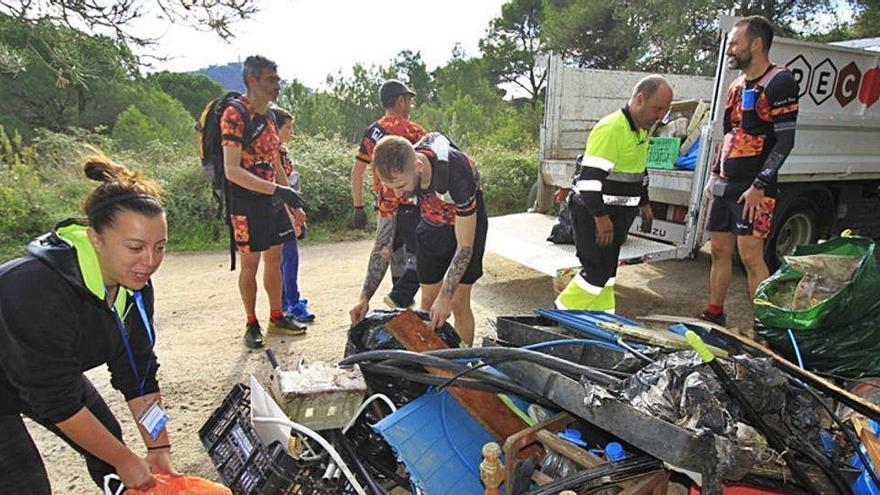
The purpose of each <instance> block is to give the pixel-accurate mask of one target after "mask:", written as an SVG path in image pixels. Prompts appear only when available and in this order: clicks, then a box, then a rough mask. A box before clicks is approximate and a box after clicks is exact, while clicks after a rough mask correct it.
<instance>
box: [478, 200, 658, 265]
mask: <svg viewBox="0 0 880 495" xmlns="http://www.w3.org/2000/svg"><path fill="white" fill-rule="evenodd" d="M554 223H556V217H554V216H552V215H544V214H542V213H514V214H511V215H503V216H498V217H491V218H489V232H488V235H487V237H486V249H487V250H489V251H491V252H493V253H495V254H498V255H501V256H503V257H505V258H508V259H510V260H513V261H515V262H517V263H520V264H523V265H525V266H527V267H529V268H532V269H534V270H537V271H539V272H541V273H545V274H547V275H551V276H553V275H556V271H557V270H559V269H561V268H571V267H574V266H579V265H580V262H579V261H578V259H577V256H576V255H575V247H574V244H553V243H552V242H550V241H547V240H546V239H547V237H549V236H550V229H551V228H553V224H554ZM675 253H676V247H675V246H673V245H671V244H665V243H662V242H658V241H653V240H651V239H645V238H642V237H638V236H636V235H633V234H630V235H629V238H628V239H627V241H626V243H625V244H624V245H623V247H622V248H621V250H620V262H621V264H635V263H641V262H644V261H658V260H661V259H669V258H674V257H675Z"/></svg>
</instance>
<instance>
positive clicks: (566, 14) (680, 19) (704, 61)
mask: <svg viewBox="0 0 880 495" xmlns="http://www.w3.org/2000/svg"><path fill="white" fill-rule="evenodd" d="M872 1H873V0H872ZM834 5H835V3H834V2H833V0H720V1H718V0H682V1H680V2H675V3H670V2H663V1H661V0H646V1H644V2H626V3H624V2H603V1H600V0H545V2H544V7H545V18H546V21H545V23H544V26H543V30H542V36H544V41H545V42H546V46H547V47H549V48H551V49H554V50H557V51H559V52H560V53H562V54H563V55H565V56H566V57H567V58H569V59H570V60H572V61H574V62H575V63H577V64H578V65H580V66H582V67H596V68H602V69H631V70H647V71H664V72H678V73H692V74H704V75H708V74H711V73H712V69H713V67H714V64H715V61H716V54H717V50H718V46H717V43H718V41H717V35H716V33H717V29H718V19H719V18H720V17H721V16H722V15H724V14H727V13H733V14H734V15H739V16H746V15H763V16H764V17H766V18H767V19H769V20H770V21H771V22H772V23H774V25H775V26H776V28H777V30H778V32H779V33H781V34H783V35H786V36H796V35H798V34H799V32H798V27H799V26H811V25H814V24H815V23H816V21H817V20H818V19H819V18H820V17H821V16H822V15H824V14H827V13H830V12H832V11H833V7H834Z"/></svg>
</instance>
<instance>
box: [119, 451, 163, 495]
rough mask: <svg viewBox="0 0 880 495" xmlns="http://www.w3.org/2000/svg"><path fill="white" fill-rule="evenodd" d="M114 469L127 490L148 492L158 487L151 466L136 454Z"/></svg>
mask: <svg viewBox="0 0 880 495" xmlns="http://www.w3.org/2000/svg"><path fill="white" fill-rule="evenodd" d="M114 467H115V468H116V473H117V474H118V475H119V479H121V480H122V484H123V485H125V487H126V488H131V489H133V490H141V491H147V490H150V489H152V488H153V487H154V486H156V478H154V477H153V474H152V472H151V466H150V465H149V464H148V463H147V461H145V460H144V459H142V458H140V457H139V456H138V455H137V454H135V453H134V452H131V455H129V456H126V458H125V459H124V460H123V461H121V462H120V463H119V464H117V465H116V466H114Z"/></svg>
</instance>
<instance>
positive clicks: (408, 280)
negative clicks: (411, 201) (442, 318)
mask: <svg viewBox="0 0 880 495" xmlns="http://www.w3.org/2000/svg"><path fill="white" fill-rule="evenodd" d="M420 219H421V212H420V210H419V207H418V205H400V206H399V207H398V208H397V223H396V225H395V229H394V244H393V245H392V246H391V247H392V249H393V250H394V251H397V250H398V249H400V248H403V249H404V250H405V255H406V265H405V266H404V270H403V273H402V274H401V275H400V276H399V277H393V276H392V277H391V278H392V280H391V281H392V282H393V286H392V287H391V292H389V293H388V297H390V298H391V299H392V300H393V301H394V302H395V303H397V305H398V306H401V307H408V306H410V305H411V304H412V303H413V301H414V299H415V297H416V292H418V290H419V274H418V272H417V271H416V226H417V225H418V224H419V220H420Z"/></svg>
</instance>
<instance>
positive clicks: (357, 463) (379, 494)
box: [334, 430, 388, 495]
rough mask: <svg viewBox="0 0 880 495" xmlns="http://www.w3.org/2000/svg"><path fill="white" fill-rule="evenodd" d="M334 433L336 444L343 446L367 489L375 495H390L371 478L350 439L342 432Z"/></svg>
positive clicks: (336, 431)
mask: <svg viewBox="0 0 880 495" xmlns="http://www.w3.org/2000/svg"><path fill="white" fill-rule="evenodd" d="M334 433H335V436H336V443H338V444H339V445H341V446H342V450H343V451H344V452H345V454H346V455H347V456H348V461H349V462H351V463H352V464H353V465H354V467H355V469H357V471H358V474H360V475H361V478H362V479H363V480H364V482H365V483H366V484H367V488H369V489H370V492H372V494H373V495H388V492H386V491H385V489H383V488H382V487H381V486H379V484H378V483H376V480H374V479H373V477H372V476H370V473H369V471H367V468H366V467H365V466H364V464H363V463H362V462H361V460H360V459H358V456H357V453H355V451H354V447H352V446H351V442H350V441H349V440H348V438H346V437H345V435H343V434H342V432H340V431H339V430H335V431H334Z"/></svg>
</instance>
